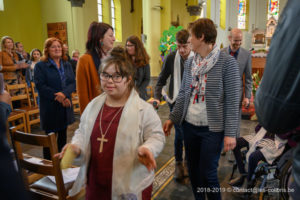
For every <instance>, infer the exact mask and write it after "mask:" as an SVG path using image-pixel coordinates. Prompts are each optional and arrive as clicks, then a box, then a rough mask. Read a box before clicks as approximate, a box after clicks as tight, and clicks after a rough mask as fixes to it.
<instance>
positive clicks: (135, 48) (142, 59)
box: [126, 35, 150, 100]
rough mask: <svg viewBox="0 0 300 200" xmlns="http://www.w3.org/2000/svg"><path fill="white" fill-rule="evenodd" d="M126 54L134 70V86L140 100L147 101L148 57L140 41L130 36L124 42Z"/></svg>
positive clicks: (148, 80)
mask: <svg viewBox="0 0 300 200" xmlns="http://www.w3.org/2000/svg"><path fill="white" fill-rule="evenodd" d="M126 54H127V57H128V58H129V60H130V62H131V63H132V65H133V66H134V68H135V76H134V81H135V86H136V88H137V90H138V92H139V95H140V97H141V98H142V99H144V100H147V99H148V98H149V97H148V95H147V86H148V85H149V82H150V65H149V59H150V58H149V55H148V54H147V52H146V49H145V47H144V45H143V43H142V42H141V40H140V39H139V38H138V37H137V36H135V35H132V36H130V37H129V38H127V40H126Z"/></svg>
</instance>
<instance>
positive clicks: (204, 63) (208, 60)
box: [191, 44, 220, 103]
mask: <svg viewBox="0 0 300 200" xmlns="http://www.w3.org/2000/svg"><path fill="white" fill-rule="evenodd" d="M219 55H220V49H219V47H217V45H216V44H215V45H214V47H213V49H212V51H211V52H210V53H209V54H208V55H207V56H206V57H205V58H203V59H202V58H201V56H200V54H197V53H196V54H195V56H194V59H193V63H192V77H193V80H192V83H191V90H192V95H193V96H194V101H193V103H195V102H197V103H198V102H199V97H200V98H201V99H202V101H204V96H205V89H206V81H207V73H208V72H209V70H211V68H213V66H214V65H215V64H216V62H217V61H218V59H219Z"/></svg>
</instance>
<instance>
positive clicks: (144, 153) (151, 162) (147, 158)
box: [138, 147, 156, 172]
mask: <svg viewBox="0 0 300 200" xmlns="http://www.w3.org/2000/svg"><path fill="white" fill-rule="evenodd" d="M138 158H139V161H140V162H141V163H142V164H143V165H145V166H146V167H147V169H148V171H149V172H150V171H151V170H154V169H155V168H156V162H155V159H154V156H153V154H152V152H151V151H150V150H149V149H148V148H146V147H139V148H138Z"/></svg>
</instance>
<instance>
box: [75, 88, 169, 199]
mask: <svg viewBox="0 0 300 200" xmlns="http://www.w3.org/2000/svg"><path fill="white" fill-rule="evenodd" d="M105 99H106V94H105V93H103V94H101V95H100V96H98V97H96V98H95V99H94V100H93V101H92V102H90V103H89V104H88V106H87V107H86V108H85V110H84V112H83V114H82V116H81V119H80V124H79V128H78V129H77V130H76V132H75V135H74V137H73V138H72V144H76V145H78V146H79V147H80V149H81V155H80V161H81V163H82V165H81V169H80V172H79V175H78V177H77V179H76V181H75V183H74V185H73V188H72V189H71V191H70V195H71V196H73V195H75V194H76V193H77V192H79V191H80V189H81V187H82V186H84V185H85V183H86V180H87V169H88V163H89V160H90V153H91V146H90V144H91V143H90V137H91V133H92V130H93V127H94V123H95V120H96V118H97V115H98V113H99V111H100V109H101V107H102V106H103V104H104V102H105ZM164 143H165V136H164V134H163V130H162V126H161V121H160V118H159V116H158V115H157V113H156V112H155V110H154V109H153V107H152V105H151V104H149V103H147V102H145V101H144V100H142V99H140V98H139V95H138V93H137V92H136V91H135V90H132V92H131V94H130V96H129V98H128V100H127V102H126V104H125V107H124V109H123V112H122V115H121V119H120V122H119V126H118V130H117V136H116V142H115V149H114V158H113V176H112V200H117V199H120V197H121V196H122V195H126V194H135V195H136V196H137V198H138V199H141V193H142V191H143V190H144V189H145V188H147V187H148V186H149V185H150V184H151V183H152V182H153V178H154V172H153V171H152V172H151V173H149V172H148V170H147V168H146V167H145V166H144V165H142V164H141V163H140V162H139V161H138V156H137V150H138V147H140V146H144V147H147V148H148V149H149V150H150V151H151V152H152V153H153V155H154V157H157V156H158V154H159V153H160V152H161V151H162V149H163V147H164Z"/></svg>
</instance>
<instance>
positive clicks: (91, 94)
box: [76, 22, 116, 114]
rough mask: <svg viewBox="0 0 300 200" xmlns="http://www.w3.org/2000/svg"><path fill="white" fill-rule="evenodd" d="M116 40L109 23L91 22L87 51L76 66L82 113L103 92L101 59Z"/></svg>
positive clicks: (106, 54)
mask: <svg viewBox="0 0 300 200" xmlns="http://www.w3.org/2000/svg"><path fill="white" fill-rule="evenodd" d="M115 40H116V39H115V36H114V31H113V28H112V27H111V26H110V25H109V24H106V23H99V22H92V23H91V25H90V27H89V30H88V37H87V42H86V53H85V54H83V55H82V56H81V57H80V58H79V60H78V63H77V68H76V86H77V94H78V97H79V106H80V113H81V114H82V113H83V111H84V109H85V107H86V106H87V104H88V103H89V102H90V101H92V99H94V98H95V97H96V96H98V95H99V94H100V93H101V90H99V88H100V79H99V74H98V71H99V67H100V64H101V59H103V58H105V57H106V56H108V54H109V51H110V50H111V49H112V48H113V45H114V42H115Z"/></svg>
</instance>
